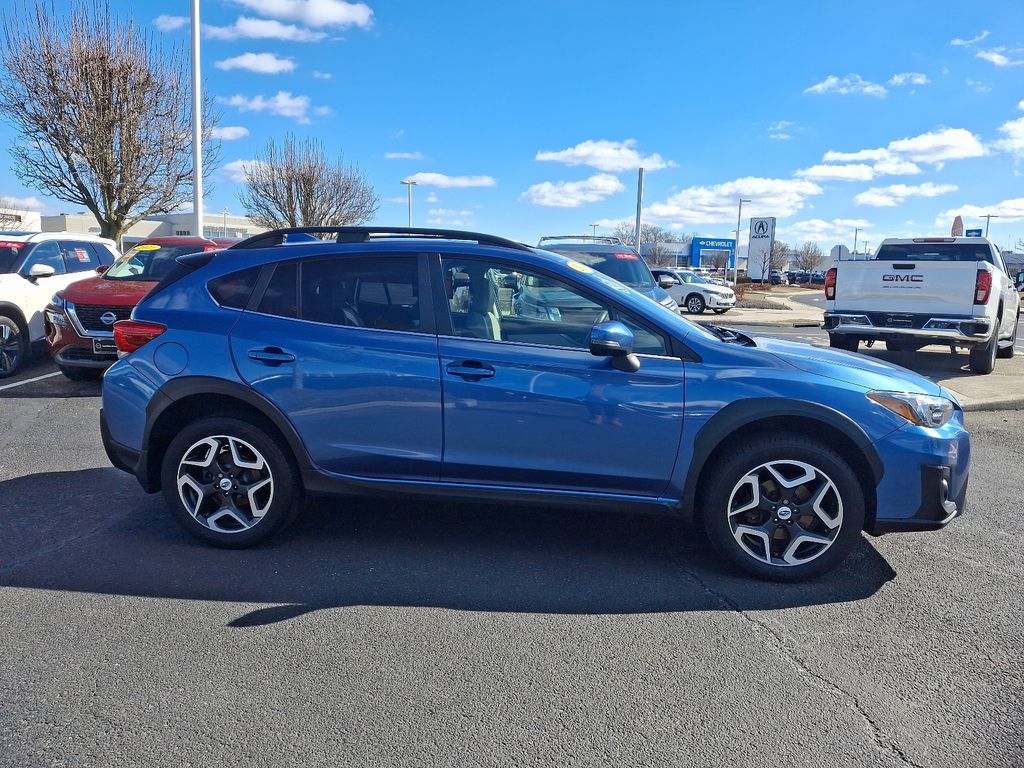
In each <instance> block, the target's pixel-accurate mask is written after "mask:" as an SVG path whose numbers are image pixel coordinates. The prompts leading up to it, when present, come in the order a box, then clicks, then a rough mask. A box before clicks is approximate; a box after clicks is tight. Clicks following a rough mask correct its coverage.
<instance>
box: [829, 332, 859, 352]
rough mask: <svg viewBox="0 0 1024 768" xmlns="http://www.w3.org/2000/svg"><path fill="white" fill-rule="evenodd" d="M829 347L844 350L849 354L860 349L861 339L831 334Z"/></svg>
mask: <svg viewBox="0 0 1024 768" xmlns="http://www.w3.org/2000/svg"><path fill="white" fill-rule="evenodd" d="M828 345H829V346H830V347H832V348H833V349H842V350H845V351H847V352H856V351H857V349H858V348H859V347H860V339H855V338H852V337H850V336H845V335H840V334H838V333H830V334H829V335H828Z"/></svg>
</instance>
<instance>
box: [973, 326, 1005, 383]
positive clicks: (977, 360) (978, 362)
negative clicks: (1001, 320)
mask: <svg viewBox="0 0 1024 768" xmlns="http://www.w3.org/2000/svg"><path fill="white" fill-rule="evenodd" d="M998 325H999V324H998V321H997V323H996V330H995V331H993V332H992V338H991V339H989V340H988V341H987V342H986V343H985V344H982V345H981V346H980V347H971V352H970V356H969V358H968V362H967V367H968V368H970V369H971V372H972V373H977V374H980V375H982V376H986V375H988V374H990V373H992V371H994V370H995V368H996V355H997V354H998V353H999V341H998V339H999V328H998Z"/></svg>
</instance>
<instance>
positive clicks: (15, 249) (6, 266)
mask: <svg viewBox="0 0 1024 768" xmlns="http://www.w3.org/2000/svg"><path fill="white" fill-rule="evenodd" d="M24 247H25V244H24V243H7V242H0V275H6V274H7V273H9V272H13V271H14V264H15V262H17V261H18V258H19V257H20V256H21V249H22V248H24Z"/></svg>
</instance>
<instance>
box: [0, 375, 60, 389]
mask: <svg viewBox="0 0 1024 768" xmlns="http://www.w3.org/2000/svg"><path fill="white" fill-rule="evenodd" d="M54 376H60V371H54V372H53V373H44V374H43V375H42V376H36V377H35V378H34V379H25V380H24V381H16V382H14V383H13V384H4V385H3V386H2V387H0V392H3V391H4V390H5V389H14V388H15V387H20V386H21V385H22V384H31V383H32V382H34V381H42V380H43V379H49V378H52V377H54Z"/></svg>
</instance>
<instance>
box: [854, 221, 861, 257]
mask: <svg viewBox="0 0 1024 768" xmlns="http://www.w3.org/2000/svg"><path fill="white" fill-rule="evenodd" d="M859 234H860V227H854V228H853V255H854V256H856V255H857V235H859Z"/></svg>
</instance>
